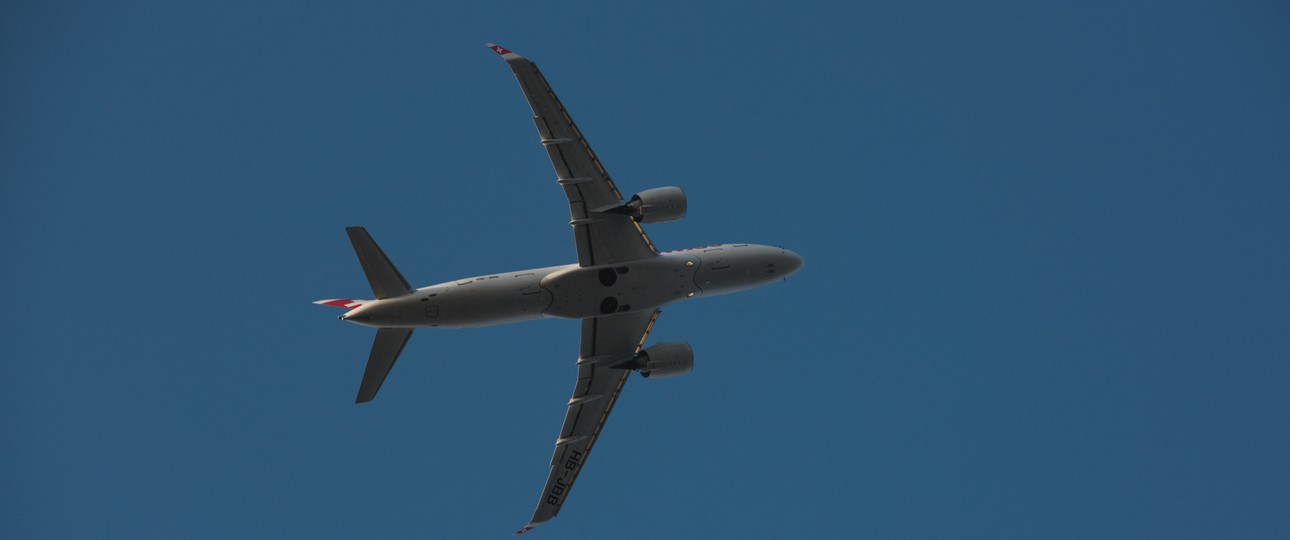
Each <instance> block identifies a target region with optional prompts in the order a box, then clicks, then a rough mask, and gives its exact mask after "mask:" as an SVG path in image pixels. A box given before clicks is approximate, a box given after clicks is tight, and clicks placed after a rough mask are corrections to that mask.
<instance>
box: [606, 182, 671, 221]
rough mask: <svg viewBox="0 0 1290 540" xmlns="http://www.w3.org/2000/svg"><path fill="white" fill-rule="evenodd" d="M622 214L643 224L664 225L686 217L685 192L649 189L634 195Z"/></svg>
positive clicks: (668, 189) (662, 188) (664, 188)
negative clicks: (663, 223)
mask: <svg viewBox="0 0 1290 540" xmlns="http://www.w3.org/2000/svg"><path fill="white" fill-rule="evenodd" d="M621 208H622V212H623V213H625V214H627V215H629V216H631V217H632V219H634V220H636V221H639V222H641V223H662V222H664V221H676V220H678V219H681V218H683V217H685V192H684V191H681V188H679V187H661V188H654V189H647V190H645V191H642V192H640V193H637V194H635V195H632V198H631V200H630V201H627V204H625V205H623V206H622V207H621Z"/></svg>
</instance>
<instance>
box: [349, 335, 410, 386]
mask: <svg viewBox="0 0 1290 540" xmlns="http://www.w3.org/2000/svg"><path fill="white" fill-rule="evenodd" d="M410 337H412V329H411V328H378V329H377V330H376V340H375V341H372V354H371V355H370V356H368V357H367V369H365V370H363V382H362V384H359V385H358V399H356V400H354V403H367V402H369V401H372V398H374V397H376V392H378V391H380V389H381V384H382V383H384V382H385V377H386V376H387V375H389V374H390V369H391V368H393V367H394V362H395V361H397V360H398V359H399V353H401V352H403V346H404V345H407V344H408V338H410Z"/></svg>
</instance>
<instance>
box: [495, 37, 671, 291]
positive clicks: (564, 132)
mask: <svg viewBox="0 0 1290 540" xmlns="http://www.w3.org/2000/svg"><path fill="white" fill-rule="evenodd" d="M488 47H489V48H491V49H493V51H494V52H496V53H497V54H499V55H501V56H502V58H504V59H506V63H507V65H509V66H510V67H511V71H513V72H515V78H516V79H517V80H518V81H519V83H520V88H521V89H522V90H524V97H525V98H526V99H527V100H528V102H529V107H531V108H532V109H533V124H534V125H535V126H537V130H538V135H539V136H540V137H541V140H542V146H544V147H545V148H546V151H547V154H548V156H549V157H550V158H551V165H552V166H553V167H555V173H556V177H557V178H556V182H557V183H559V184H560V186H561V187H562V188H563V189H564V194H565V196H566V197H567V198H568V200H569V217H570V221H569V224H570V225H572V226H573V239H574V243H575V244H576V246H577V248H578V265H579V266H594V265H597V264H615V263H620V262H624V261H631V260H636V259H643V258H645V257H649V256H652V255H654V254H655V252H656V250H655V249H654V244H653V243H652V242H650V239H649V237H648V236H646V235H645V231H644V230H643V229H641V227H640V224H639V223H637V222H636V221H635V220H633V219H632V218H631V217H628V216H626V215H623V214H620V213H613V212H606V210H609V209H611V208H616V207H618V206H621V205H622V204H623V196H622V194H621V193H619V192H618V188H617V187H616V186H614V181H613V180H612V179H610V178H609V173H608V172H606V171H605V167H604V166H603V165H601V164H600V159H599V158H597V157H596V153H595V152H593V151H592V150H591V145H589V144H587V139H585V138H584V137H583V136H582V131H581V130H579V129H578V126H577V125H576V124H574V123H573V117H571V116H569V112H568V111H567V110H565V108H564V105H563V104H561V103H560V98H558V97H556V95H555V91H554V90H552V89H551V85H550V84H548V83H547V82H546V78H545V77H543V76H542V72H541V71H539V70H538V68H537V64H534V63H533V62H532V61H531V60H529V59H527V58H524V57H523V56H520V55H518V54H515V53H513V52H511V51H508V50H506V49H505V48H503V47H501V46H500V45H495V44H492V43H489V44H488Z"/></svg>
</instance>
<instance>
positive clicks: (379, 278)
mask: <svg viewBox="0 0 1290 540" xmlns="http://www.w3.org/2000/svg"><path fill="white" fill-rule="evenodd" d="M345 232H346V233H349V241H350V243H352V244H354V253H355V254H357V255H358V263H359V264H361V265H363V273H364V274H367V283H368V284H370V285H371V286H372V294H375V295H376V299H377V300H384V299H386V298H390V297H394V296H403V295H405V294H408V293H411V292H412V286H411V285H408V280H406V279H403V274H400V273H399V269H398V268H395V267H394V264H393V263H391V262H390V258H389V257H386V256H385V252H384V251H381V246H378V245H376V241H375V240H372V235H370V234H367V229H364V228H362V227H345Z"/></svg>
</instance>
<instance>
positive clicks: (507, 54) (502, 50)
mask: <svg viewBox="0 0 1290 540" xmlns="http://www.w3.org/2000/svg"><path fill="white" fill-rule="evenodd" d="M488 48H490V49H492V50H493V52H495V53H497V54H500V55H502V58H505V59H506V60H507V61H510V60H516V59H522V58H524V57H523V56H520V55H518V54H515V53H513V52H511V51H509V50H507V49H506V47H503V46H501V45H498V44H496V43H489V44H488ZM516 534H518V533H516Z"/></svg>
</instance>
